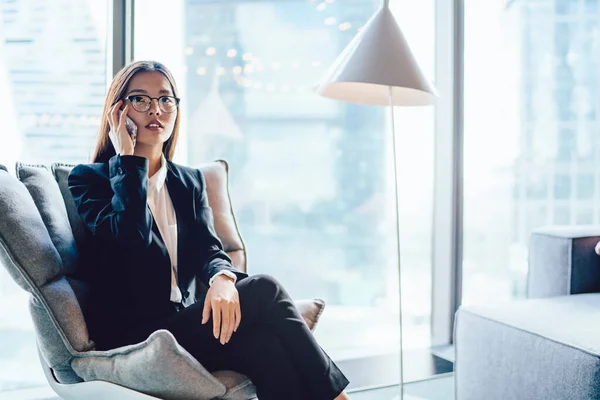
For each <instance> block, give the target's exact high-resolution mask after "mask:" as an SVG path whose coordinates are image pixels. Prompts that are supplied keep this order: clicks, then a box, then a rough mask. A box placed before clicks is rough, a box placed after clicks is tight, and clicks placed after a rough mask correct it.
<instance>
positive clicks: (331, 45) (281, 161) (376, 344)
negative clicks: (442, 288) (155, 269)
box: [134, 0, 434, 359]
mask: <svg viewBox="0 0 600 400" xmlns="http://www.w3.org/2000/svg"><path fill="white" fill-rule="evenodd" d="M160 4H161V2H160V1H158V0H139V1H137V2H136V9H135V24H134V26H135V33H134V37H135V46H134V48H135V55H134V58H135V59H136V60H140V59H157V60H160V61H162V62H164V63H165V64H166V65H167V66H168V67H169V68H170V69H172V70H173V72H174V75H175V77H176V79H177V82H178V86H179V88H180V90H181V91H182V92H183V95H182V97H183V101H182V106H181V107H182V108H181V111H182V112H183V113H185V119H184V122H185V124H184V127H185V130H184V132H183V134H182V136H181V137H182V139H181V142H180V143H179V150H180V151H179V153H178V157H179V159H178V161H179V162H182V163H187V164H189V165H192V166H196V165H199V164H201V163H204V162H208V161H211V160H213V159H218V158H224V159H226V160H228V161H229V163H230V166H231V169H230V171H231V180H230V186H231V192H232V199H233V204H234V207H235V210H236V215H237V218H238V223H239V224H240V228H241V232H242V234H243V236H244V238H245V241H246V244H247V247H248V252H249V264H248V268H249V272H250V273H267V274H271V275H273V276H275V277H276V278H277V279H278V280H280V282H281V283H282V284H283V285H284V286H285V287H286V288H287V289H288V291H289V293H290V295H291V296H292V297H293V298H295V299H300V298H310V297H321V298H324V299H325V300H326V301H327V303H328V306H327V308H326V311H325V313H324V314H323V316H322V319H321V322H320V324H319V327H318V329H317V330H316V332H315V334H316V336H317V339H318V340H319V342H320V343H321V345H322V346H323V347H324V348H325V349H326V350H327V351H328V352H329V353H330V355H331V356H332V358H334V359H341V358H350V357H357V356H364V355H370V354H374V353H384V352H390V351H397V349H398V272H397V263H396V250H395V249H396V247H395V246H396V244H395V241H396V240H397V235H396V231H395V217H394V215H395V214H394V201H393V199H394V198H393V180H392V178H393V173H392V164H391V138H390V129H391V127H390V123H389V121H390V115H389V109H385V108H379V107H369V106H356V105H350V104H346V103H341V102H335V101H333V100H327V99H323V98H320V97H319V96H317V95H316V94H315V93H314V91H313V87H314V85H315V84H316V83H317V82H318V81H319V80H320V78H321V76H322V75H323V74H324V72H325V71H326V69H327V68H328V67H329V65H330V64H331V63H332V62H333V60H334V59H335V57H337V55H338V54H339V53H340V52H341V50H342V49H343V48H344V47H345V45H346V44H347V43H348V42H349V41H350V40H351V38H352V37H354V35H355V34H356V33H357V30H358V29H359V28H360V27H361V26H362V25H364V23H365V22H366V21H367V20H368V18H369V17H370V16H371V15H372V14H373V13H374V12H375V11H376V10H377V8H378V7H380V5H381V1H379V0H358V1H352V2H345V1H335V0H328V1H323V2H319V1H317V2H315V1H307V0H297V1H286V2H281V1H262V2H256V1H237V2H213V1H199V0H181V1H178V2H172V3H171V5H172V6H171V7H169V9H163V8H162V7H160ZM392 8H393V10H394V12H395V13H396V14H397V15H398V17H399V22H400V24H401V26H402V27H403V29H404V30H405V33H406V35H407V38H408V40H409V42H411V43H413V47H414V48H415V54H416V56H417V58H418V59H419V61H420V62H421V63H422V64H424V65H425V70H426V72H427V73H428V76H432V75H433V64H434V63H433V50H434V46H433V37H434V31H433V21H434V18H433V2H432V1H425V2H419V5H418V6H417V5H416V4H415V3H414V2H408V1H392ZM406 9H410V10H411V12H412V15H413V17H411V18H407V17H403V16H402V14H403V13H402V11H403V10H406ZM404 14H406V13H404ZM257 15H260V21H261V22H260V23H258V22H257V21H258V20H257V17H256V16H257ZM165 21H169V24H168V25H169V26H170V27H171V28H170V29H169V30H168V35H165V31H164V30H163V29H162V28H161V26H163V25H165ZM424 22H425V23H424ZM432 115H433V113H432V111H431V110H426V109H421V110H416V109H414V110H397V112H396V118H397V121H398V122H397V124H398V126H397V132H398V135H399V145H398V160H399V162H400V187H401V189H400V192H401V220H402V268H403V272H402V273H403V279H404V285H403V286H404V287H403V289H404V290H405V293H404V295H403V299H404V301H405V303H404V304H405V310H404V318H405V320H404V323H405V324H406V325H407V327H406V328H405V342H404V344H405V346H408V347H417V346H418V347H422V346H428V344H429V316H430V312H431V305H430V303H431V301H430V297H431V291H430V286H431V277H430V273H431V266H430V264H431V261H430V260H431V249H430V245H431V210H432V177H433V171H432V166H433V160H432V152H433V144H432V140H433V124H432V121H431V120H432Z"/></svg>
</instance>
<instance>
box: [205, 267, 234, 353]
mask: <svg viewBox="0 0 600 400" xmlns="http://www.w3.org/2000/svg"><path fill="white" fill-rule="evenodd" d="M211 310H212V315H213V334H214V336H215V339H219V337H220V338H221V344H225V343H227V342H229V339H231V335H233V332H235V331H237V329H238V327H239V326H240V321H241V320H242V311H241V309H240V297H239V294H238V290H237V288H236V287H235V283H234V282H233V279H231V278H228V277H226V276H224V275H220V276H217V277H216V278H215V280H214V281H213V283H212V285H211V287H210V289H208V293H206V298H205V299H204V310H203V311H202V324H205V323H207V322H208V320H209V319H210V312H211Z"/></svg>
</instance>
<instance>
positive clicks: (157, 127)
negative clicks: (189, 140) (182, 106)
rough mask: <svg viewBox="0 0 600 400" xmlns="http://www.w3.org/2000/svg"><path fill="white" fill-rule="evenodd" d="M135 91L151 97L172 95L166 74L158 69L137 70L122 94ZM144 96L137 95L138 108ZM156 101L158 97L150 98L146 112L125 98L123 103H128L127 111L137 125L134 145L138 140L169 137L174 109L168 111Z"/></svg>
mask: <svg viewBox="0 0 600 400" xmlns="http://www.w3.org/2000/svg"><path fill="white" fill-rule="evenodd" d="M136 95H140V96H144V95H146V96H150V97H154V98H159V97H161V96H175V94H174V93H173V90H172V89H171V84H170V83H169V81H168V80H167V78H166V77H165V76H164V75H163V74H162V73H160V72H158V71H143V72H138V73H137V74H135V75H134V76H133V78H131V80H130V81H129V85H128V86H127V90H126V91H125V96H124V97H128V96H130V98H133V97H134V96H136ZM146 100H147V99H146V98H144V97H139V98H136V99H135V101H136V104H137V108H138V109H140V108H141V107H140V106H139V105H140V104H143V102H145V101H146ZM158 103H159V101H158V100H151V103H150V108H149V109H148V110H147V111H145V112H140V111H137V110H136V109H135V108H134V107H133V106H132V104H131V102H130V101H126V102H125V104H124V105H123V106H125V105H126V104H129V111H128V112H127V115H128V116H129V118H131V120H132V121H133V122H134V123H135V124H136V125H137V127H138V131H137V142H136V146H137V145H140V144H144V145H148V146H152V145H162V144H163V143H164V142H166V141H167V140H168V139H169V137H171V134H172V133H173V127H174V126H175V119H176V118H177V109H175V111H173V112H171V113H167V112H165V111H164V110H163V109H161V107H160V106H159V104H158ZM163 106H164V105H163ZM164 108H165V109H166V108H167V107H164Z"/></svg>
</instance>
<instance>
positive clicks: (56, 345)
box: [0, 170, 94, 383]
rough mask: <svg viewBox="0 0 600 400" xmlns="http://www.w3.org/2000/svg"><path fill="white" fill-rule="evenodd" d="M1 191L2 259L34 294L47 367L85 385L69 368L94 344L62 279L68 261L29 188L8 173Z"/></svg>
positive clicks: (35, 316) (1, 176) (0, 178)
mask: <svg viewBox="0 0 600 400" xmlns="http://www.w3.org/2000/svg"><path fill="white" fill-rule="evenodd" d="M0 188H1V190H0V216H2V218H0V260H1V261H2V264H3V265H4V266H5V268H6V269H7V270H8V273H9V274H10V275H11V277H12V278H13V279H14V280H15V282H17V284H18V285H19V286H21V287H22V288H23V289H24V290H26V291H28V292H30V293H31V294H32V299H31V301H30V309H31V313H32V319H33V323H34V327H35V330H36V333H37V339H38V343H39V346H40V351H41V353H42V355H43V356H44V359H45V360H46V362H47V364H48V365H49V366H50V367H51V368H54V369H56V371H58V372H59V373H58V374H57V375H58V376H57V377H58V379H59V380H61V381H63V382H65V383H67V382H72V381H79V380H80V379H78V378H77V377H76V376H74V375H73V374H72V373H70V372H69V369H70V368H69V365H68V363H69V361H70V359H71V358H72V356H73V355H74V354H75V353H76V352H77V351H87V350H89V349H91V348H93V346H94V344H93V342H91V341H90V340H89V337H88V333H87V328H86V325H85V321H84V319H83V313H82V312H81V309H80V308H79V304H78V301H77V299H76V297H75V294H74V292H73V290H72V288H71V285H70V284H69V283H68V282H67V281H66V279H65V278H64V276H63V274H62V273H63V271H64V268H63V264H62V259H61V257H60V255H59V253H58V251H57V250H56V247H55V245H54V243H53V241H52V239H51V237H50V235H49V233H48V230H47V229H46V226H45V224H44V221H43V220H42V217H41V215H40V212H39V211H38V209H37V208H36V204H35V202H34V200H33V198H32V197H31V195H30V194H29V192H28V191H27V189H26V187H25V185H24V184H23V183H21V182H19V181H18V180H17V179H16V178H15V177H13V176H11V175H9V174H8V172H6V171H4V170H2V171H0ZM61 374H62V375H61Z"/></svg>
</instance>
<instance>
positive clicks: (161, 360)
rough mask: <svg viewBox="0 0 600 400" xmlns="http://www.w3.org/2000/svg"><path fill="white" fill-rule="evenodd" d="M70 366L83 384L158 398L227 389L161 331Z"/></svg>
mask: <svg viewBox="0 0 600 400" xmlns="http://www.w3.org/2000/svg"><path fill="white" fill-rule="evenodd" d="M71 366H72V367H73V370H74V371H75V372H76V373H77V374H78V375H79V376H81V377H82V378H84V380H86V381H91V380H104V381H109V382H113V383H116V384H118V385H122V386H125V387H128V388H131V389H134V390H137V391H140V392H143V393H146V394H149V395H152V396H157V397H160V398H168V399H182V400H183V399H198V398H201V399H212V398H215V397H217V398H219V397H220V396H223V395H224V394H225V392H226V390H227V388H226V387H225V385H224V384H223V383H221V382H220V381H219V380H218V379H217V378H215V377H214V376H212V375H211V374H210V373H209V372H208V371H207V370H206V369H205V368H204V367H203V366H202V365H201V364H200V363H199V362H198V361H197V360H196V359H195V358H194V357H192V356H191V355H190V354H189V353H188V352H187V351H186V350H185V349H184V348H183V347H181V346H180V345H179V344H178V343H177V341H176V340H175V337H173V335H172V334H171V333H170V332H169V331H167V330H162V329H161V330H157V331H155V332H153V333H152V334H151V335H150V336H149V337H148V339H146V340H145V341H143V342H141V343H137V344H134V345H130V346H124V347H119V348H117V349H114V350H109V351H91V352H87V353H82V354H80V355H78V356H77V357H76V358H74V359H73V361H72V363H71ZM238 398H239V397H238Z"/></svg>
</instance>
